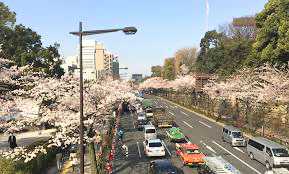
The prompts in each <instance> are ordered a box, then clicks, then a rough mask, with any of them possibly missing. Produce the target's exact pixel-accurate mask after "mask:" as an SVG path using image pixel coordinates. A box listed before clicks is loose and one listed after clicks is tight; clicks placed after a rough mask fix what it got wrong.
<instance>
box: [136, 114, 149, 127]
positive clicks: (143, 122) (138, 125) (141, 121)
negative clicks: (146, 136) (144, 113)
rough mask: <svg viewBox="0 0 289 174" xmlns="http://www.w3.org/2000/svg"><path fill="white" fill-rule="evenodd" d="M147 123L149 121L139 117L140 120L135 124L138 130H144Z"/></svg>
mask: <svg viewBox="0 0 289 174" xmlns="http://www.w3.org/2000/svg"><path fill="white" fill-rule="evenodd" d="M147 123H148V120H147V119H146V118H145V117H138V119H137V120H136V122H135V127H136V128H137V129H138V130H142V129H143V128H144V127H145V125H147Z"/></svg>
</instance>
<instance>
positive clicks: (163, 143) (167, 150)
mask: <svg viewBox="0 0 289 174" xmlns="http://www.w3.org/2000/svg"><path fill="white" fill-rule="evenodd" d="M162 144H163V145H164V146H165V148H166V149H167V151H168V153H169V155H170V156H172V154H171V152H170V151H169V149H168V148H167V146H166V144H165V143H164V142H163V141H162Z"/></svg>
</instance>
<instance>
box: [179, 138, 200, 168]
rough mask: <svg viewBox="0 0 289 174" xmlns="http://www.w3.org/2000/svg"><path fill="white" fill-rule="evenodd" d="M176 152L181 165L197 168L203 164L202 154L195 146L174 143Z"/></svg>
mask: <svg viewBox="0 0 289 174" xmlns="http://www.w3.org/2000/svg"><path fill="white" fill-rule="evenodd" d="M176 152H177V156H179V157H180V159H181V161H182V163H183V165H190V166H199V165H202V164H204V159H203V158H204V154H203V153H201V152H200V151H199V146H198V145H197V144H192V143H190V142H189V143H176Z"/></svg>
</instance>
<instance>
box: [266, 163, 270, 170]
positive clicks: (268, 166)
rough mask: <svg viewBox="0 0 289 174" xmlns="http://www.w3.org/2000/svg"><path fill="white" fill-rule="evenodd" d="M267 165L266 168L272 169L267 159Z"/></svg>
mask: <svg viewBox="0 0 289 174" xmlns="http://www.w3.org/2000/svg"><path fill="white" fill-rule="evenodd" d="M265 166H266V168H267V169H268V170H270V169H271V166H270V164H269V162H268V161H266V163H265Z"/></svg>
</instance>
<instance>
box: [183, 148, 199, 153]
mask: <svg viewBox="0 0 289 174" xmlns="http://www.w3.org/2000/svg"><path fill="white" fill-rule="evenodd" d="M185 153H186V154H199V153H200V151H199V150H192V149H186V150H185Z"/></svg>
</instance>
